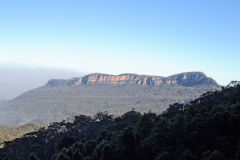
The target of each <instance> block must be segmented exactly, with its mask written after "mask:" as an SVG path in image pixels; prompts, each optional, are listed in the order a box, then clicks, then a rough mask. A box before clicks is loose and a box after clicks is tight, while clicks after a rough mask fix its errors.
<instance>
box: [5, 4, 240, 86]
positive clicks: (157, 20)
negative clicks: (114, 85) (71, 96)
mask: <svg viewBox="0 0 240 160" xmlns="http://www.w3.org/2000/svg"><path fill="white" fill-rule="evenodd" d="M239 59H240V1H239V0H34V1H33V0H21V1H19V0H8V1H0V68H1V67H2V68H3V67H6V66H11V67H15V68H17V67H18V66H19V65H21V66H25V67H26V68H32V67H36V66H39V67H45V68H59V69H66V70H73V71H74V72H79V73H83V72H84V73H92V72H94V73H95V72H100V73H108V74H120V73H137V74H149V75H160V76H169V75H172V74H176V73H180V72H189V71H202V72H204V73H206V74H207V75H208V76H210V77H212V78H214V79H215V80H216V81H217V82H218V83H219V84H222V85H226V84H228V83H229V82H230V81H231V80H240V74H239V72H240V71H239V68H240V63H239Z"/></svg>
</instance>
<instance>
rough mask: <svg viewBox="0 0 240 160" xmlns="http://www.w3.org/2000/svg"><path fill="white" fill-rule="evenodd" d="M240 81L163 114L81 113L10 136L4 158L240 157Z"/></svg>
mask: <svg viewBox="0 0 240 160" xmlns="http://www.w3.org/2000/svg"><path fill="white" fill-rule="evenodd" d="M239 123H240V83H239V82H236V81H235V82H232V83H230V84H229V85H228V86H227V87H224V88H222V90H221V91H214V92H207V93H205V94H203V95H202V96H201V97H200V98H198V99H196V100H194V101H192V102H190V103H189V104H178V103H176V104H172V105H170V106H169V108H168V109H167V111H166V112H164V113H163V114H160V115H157V114H155V113H152V112H151V111H149V112H148V113H144V114H141V113H139V112H137V111H135V110H134V109H133V110H132V111H130V112H127V113H125V114H123V115H122V116H119V117H116V118H113V116H111V115H109V114H108V113H107V112H104V113H98V114H97V115H95V117H93V118H92V117H89V116H84V115H80V116H75V117H74V121H73V122H68V121H62V122H60V123H52V124H51V125H50V126H49V127H48V128H42V129H40V130H39V131H36V132H32V133H29V134H26V135H24V136H23V137H22V138H18V139H15V140H13V141H9V142H5V144H4V145H5V147H4V148H2V149H0V159H1V160H20V159H24V160H26V159H29V160H37V159H42V160H122V159H125V160H136V159H139V160H224V159H228V160H238V159H240V125H239Z"/></svg>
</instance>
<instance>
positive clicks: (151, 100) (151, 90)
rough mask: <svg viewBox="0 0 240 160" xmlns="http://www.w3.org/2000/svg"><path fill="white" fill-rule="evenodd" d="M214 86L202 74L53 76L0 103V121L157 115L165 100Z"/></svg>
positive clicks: (172, 100) (170, 101)
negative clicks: (130, 113) (137, 113)
mask: <svg viewBox="0 0 240 160" xmlns="http://www.w3.org/2000/svg"><path fill="white" fill-rule="evenodd" d="M220 88H221V87H220V86H219V85H218V84H217V83H216V82H215V81H214V80H213V79H212V78H209V77H207V76H206V75H205V74H204V73H202V72H187V73H180V74H176V75H172V76H169V77H161V76H148V75H137V74H121V75H107V74H100V73H94V74H89V75H86V76H83V77H79V78H72V79H69V80H64V79H60V80H59V79H55V80H49V81H48V82H47V84H46V85H44V86H42V87H39V88H37V89H34V90H31V91H28V92H26V93H24V94H22V95H20V96H18V97H17V98H15V99H13V100H10V101H6V102H4V103H2V104H0V123H1V124H5V125H23V124H26V123H40V124H43V125H46V124H49V123H50V122H54V121H61V120H63V119H67V118H69V117H71V116H74V115H79V114H84V115H90V116H93V115H94V114H96V113H97V112H101V111H108V112H109V113H110V114H113V115H115V116H118V115H121V114H123V113H125V112H127V111H129V110H131V109H132V108H135V109H136V110H137V111H140V112H148V111H149V110H151V111H153V112H156V113H160V112H162V111H165V109H166V108H167V107H168V106H169V105H170V104H173V103H176V102H178V103H188V102H189V101H191V100H193V99H195V98H197V97H198V96H200V95H201V94H203V93H205V92H207V91H214V90H217V89H220Z"/></svg>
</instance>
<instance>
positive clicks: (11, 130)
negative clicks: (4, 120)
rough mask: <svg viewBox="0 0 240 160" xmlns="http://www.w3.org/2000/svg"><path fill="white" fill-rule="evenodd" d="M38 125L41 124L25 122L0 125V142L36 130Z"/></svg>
mask: <svg viewBox="0 0 240 160" xmlns="http://www.w3.org/2000/svg"><path fill="white" fill-rule="evenodd" d="M40 127H41V126H40V125H37V124H25V125H23V126H16V127H8V126H4V125H0V144H2V143H3V142H5V141H11V140H13V139H15V138H19V137H22V136H23V135H24V134H26V133H29V132H33V131H36V130H38V129H39V128H40Z"/></svg>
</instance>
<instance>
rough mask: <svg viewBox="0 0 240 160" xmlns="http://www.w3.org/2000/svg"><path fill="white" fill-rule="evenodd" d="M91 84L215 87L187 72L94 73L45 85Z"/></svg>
mask: <svg viewBox="0 0 240 160" xmlns="http://www.w3.org/2000/svg"><path fill="white" fill-rule="evenodd" d="M91 84H112V85H124V84H135V85H141V86H160V85H173V84H178V85H184V86H194V85H217V83H216V82H215V81H214V80H213V79H211V78H209V77H207V76H206V75H205V74H204V73H201V72H187V73H180V74H176V75H172V76H169V77H160V76H148V75H137V74H121V75H108V74H100V73H94V74H89V75H86V76H84V77H80V78H73V79H70V80H56V79H52V80H50V81H49V82H48V83H47V86H61V85H65V86H78V85H91Z"/></svg>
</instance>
